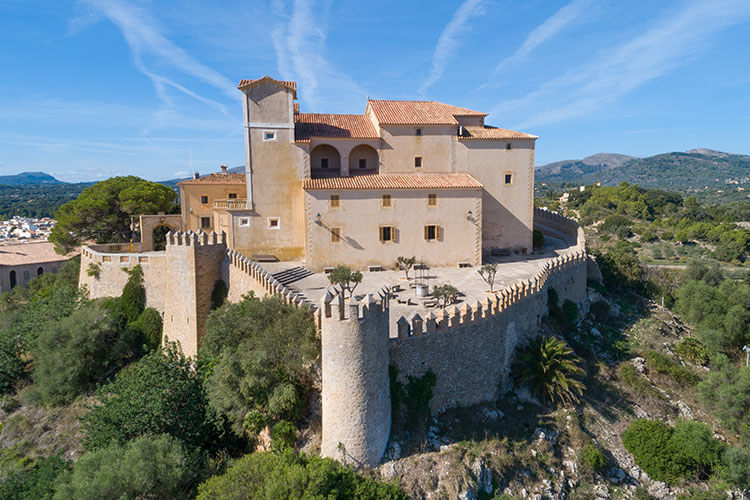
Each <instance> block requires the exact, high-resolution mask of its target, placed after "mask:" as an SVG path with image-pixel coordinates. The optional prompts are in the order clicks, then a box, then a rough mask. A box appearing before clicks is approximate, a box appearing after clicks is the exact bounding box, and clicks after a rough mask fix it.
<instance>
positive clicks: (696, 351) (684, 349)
mask: <svg viewBox="0 0 750 500" xmlns="http://www.w3.org/2000/svg"><path fill="white" fill-rule="evenodd" d="M675 351H676V352H677V354H679V355H680V356H681V357H683V358H685V359H689V360H690V361H694V362H696V363H698V364H701V365H705V364H706V363H708V358H709V352H708V349H707V348H706V346H705V345H704V344H703V342H701V341H700V340H698V339H696V338H695V337H687V338H685V339H683V340H682V341H680V343H679V344H677V345H676V346H675Z"/></svg>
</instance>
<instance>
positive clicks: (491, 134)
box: [459, 126, 539, 139]
mask: <svg viewBox="0 0 750 500" xmlns="http://www.w3.org/2000/svg"><path fill="white" fill-rule="evenodd" d="M538 138H539V137H537V136H535V135H530V134H524V133H523V132H516V131H515V130H508V129H504V128H497V127H488V126H484V127H464V128H463V135H461V136H459V139H538Z"/></svg>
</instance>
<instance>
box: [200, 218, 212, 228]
mask: <svg viewBox="0 0 750 500" xmlns="http://www.w3.org/2000/svg"><path fill="white" fill-rule="evenodd" d="M201 227H202V228H203V229H205V228H207V227H211V217H201Z"/></svg>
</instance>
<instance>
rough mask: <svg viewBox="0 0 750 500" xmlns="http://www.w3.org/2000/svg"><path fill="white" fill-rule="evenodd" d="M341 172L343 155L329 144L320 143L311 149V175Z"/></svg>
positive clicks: (313, 176) (327, 174) (314, 176)
mask: <svg viewBox="0 0 750 500" xmlns="http://www.w3.org/2000/svg"><path fill="white" fill-rule="evenodd" d="M340 172H341V155H340V154H339V152H338V150H337V149H336V148H334V147H333V146H331V145H329V144H320V145H318V146H315V147H314V148H313V150H312V151H310V177H312V178H313V179H315V178H320V177H331V176H338V175H339V174H340Z"/></svg>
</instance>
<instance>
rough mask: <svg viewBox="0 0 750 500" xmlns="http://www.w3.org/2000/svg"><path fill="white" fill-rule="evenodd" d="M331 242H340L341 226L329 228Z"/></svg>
mask: <svg viewBox="0 0 750 500" xmlns="http://www.w3.org/2000/svg"><path fill="white" fill-rule="evenodd" d="M331 243H341V228H340V227H332V228H331Z"/></svg>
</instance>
